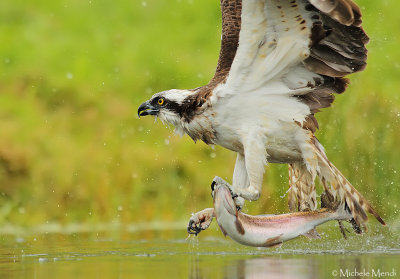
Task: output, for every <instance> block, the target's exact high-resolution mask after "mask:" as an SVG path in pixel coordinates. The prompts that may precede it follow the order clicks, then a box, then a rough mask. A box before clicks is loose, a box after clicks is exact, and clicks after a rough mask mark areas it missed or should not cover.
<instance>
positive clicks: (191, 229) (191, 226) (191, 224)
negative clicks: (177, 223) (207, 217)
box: [187, 220, 201, 236]
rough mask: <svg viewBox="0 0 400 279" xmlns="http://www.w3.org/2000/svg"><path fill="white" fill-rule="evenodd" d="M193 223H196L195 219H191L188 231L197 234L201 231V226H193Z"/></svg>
mask: <svg viewBox="0 0 400 279" xmlns="http://www.w3.org/2000/svg"><path fill="white" fill-rule="evenodd" d="M193 224H194V221H193V220H190V221H189V224H188V226H187V232H188V233H189V234H194V235H196V236H197V235H198V234H199V233H200V232H201V228H200V227H198V226H196V225H194V226H193Z"/></svg>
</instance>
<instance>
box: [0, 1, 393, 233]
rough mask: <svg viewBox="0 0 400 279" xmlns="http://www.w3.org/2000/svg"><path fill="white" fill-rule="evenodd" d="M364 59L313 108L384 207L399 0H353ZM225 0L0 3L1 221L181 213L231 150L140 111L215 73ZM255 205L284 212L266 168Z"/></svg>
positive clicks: (282, 183)
mask: <svg viewBox="0 0 400 279" xmlns="http://www.w3.org/2000/svg"><path fill="white" fill-rule="evenodd" d="M356 2H357V3H358V4H360V6H361V8H362V10H363V13H364V27H365V29H366V31H367V32H368V34H369V36H370V37H371V42H370V44H369V60H368V62H369V66H368V67H367V69H366V70H365V71H364V72H362V73H359V74H356V75H354V76H352V77H351V79H352V85H351V86H350V87H349V89H348V91H347V92H346V94H344V95H343V96H338V97H337V100H336V102H335V104H334V106H333V108H330V109H326V110H325V111H324V112H321V113H319V114H318V119H319V122H320V127H321V129H320V131H319V132H318V133H317V136H318V137H319V139H320V140H321V142H322V144H323V145H324V146H325V147H326V150H327V153H328V156H329V158H330V159H331V161H332V162H334V163H335V165H336V166H337V167H338V168H339V169H341V170H342V172H343V173H344V174H345V175H346V176H347V177H348V178H349V180H350V181H352V182H353V184H354V185H355V186H356V188H357V189H359V191H360V192H361V193H363V194H364V195H365V196H366V197H367V198H368V199H369V200H371V202H372V203H373V204H374V206H375V207H376V208H377V209H378V211H379V212H381V213H382V214H383V216H384V217H386V218H392V217H394V216H396V215H397V212H398V211H397V210H398V209H397V205H398V201H399V199H400V193H399V192H400V191H399V188H398V185H399V182H400V180H399V174H400V160H399V155H400V146H399V140H400V98H399V90H400V79H399V78H400V51H399V49H398V48H399V45H400V31H399V29H398V26H400V17H398V15H397V11H398V9H399V8H400V4H399V3H397V2H395V1H394V0H392V1H390V0H382V1H375V0H358V1H356ZM220 28H221V23H220V11H219V1H217V0H213V1H200V0H189V1H187V0H174V1H172V0H171V1H159V0H157V1H156V0H149V1H136V0H133V1H123V0H116V1H105V0H86V1H82V0H61V1H49V0H37V1H26V0H25V1H24V0H14V1H0V127H1V136H0V223H1V224H3V225H4V224H14V225H18V226H24V227H29V226H33V225H37V224H45V223H60V224H67V223H86V224H97V223H100V222H101V223H107V222H115V223H120V224H128V223H132V222H146V221H151V220H163V221H167V222H168V221H172V220H182V219H186V218H188V217H189V215H190V213H191V212H195V211H198V210H201V209H203V208H204V207H210V206H211V205H212V202H211V197H210V187H209V185H210V183H211V180H212V178H213V177H214V176H215V175H219V176H221V177H224V178H226V179H228V180H229V181H230V180H231V175H232V172H233V167H234V162H235V154H234V153H233V152H230V151H227V150H224V149H222V148H220V147H214V148H213V147H208V146H206V145H205V144H203V143H197V144H193V142H192V141H191V140H190V138H189V137H187V136H185V137H183V138H180V137H178V136H176V135H174V134H173V129H172V128H171V127H164V126H163V125H162V124H161V123H154V120H153V119H152V118H150V117H147V118H144V119H141V120H138V118H137V116H136V112H137V107H138V105H139V104H140V103H142V102H143V101H145V100H146V99H148V98H149V97H150V96H151V95H152V94H153V93H155V92H157V91H162V90H166V89H170V88H195V87H197V86H201V85H203V84H205V83H207V81H208V80H209V78H210V77H211V76H212V75H213V72H214V69H215V65H216V61H217V58H218V52H219V40H220ZM264 184H265V185H264V188H263V193H262V198H261V199H260V201H258V202H255V203H249V204H248V206H247V207H248V209H249V210H250V212H252V213H265V212H285V211H287V206H286V197H285V198H284V196H285V192H286V190H287V167H286V166H285V165H270V166H268V167H267V171H266V175H265V183H264Z"/></svg>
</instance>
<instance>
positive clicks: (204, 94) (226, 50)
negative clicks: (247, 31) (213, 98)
mask: <svg viewBox="0 0 400 279" xmlns="http://www.w3.org/2000/svg"><path fill="white" fill-rule="evenodd" d="M221 13H222V36H221V49H220V52H219V58H218V65H217V69H216V70H215V74H214V77H213V78H212V79H211V80H210V82H209V83H208V84H207V85H205V86H202V87H199V88H196V89H195V90H197V94H196V95H195V99H194V100H193V101H194V104H195V105H196V106H199V105H202V104H203V103H204V101H205V100H206V99H207V98H208V97H209V96H210V94H211V92H212V90H213V89H214V88H215V87H216V86H217V85H218V84H219V83H221V82H224V81H225V80H226V77H227V76H228V73H229V70H230V68H231V65H232V62H233V59H234V58H235V54H236V50H237V48H238V43H239V32H240V24H241V13H242V0H221Z"/></svg>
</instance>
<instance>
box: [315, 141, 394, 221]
mask: <svg viewBox="0 0 400 279" xmlns="http://www.w3.org/2000/svg"><path fill="white" fill-rule="evenodd" d="M314 146H315V148H316V155H317V158H318V169H317V174H318V176H319V178H320V180H321V182H322V184H323V186H324V188H325V191H326V192H328V193H330V194H331V195H333V197H335V198H336V199H338V200H339V201H341V202H345V205H346V206H347V207H348V208H349V210H350V212H351V214H352V215H353V218H354V221H355V224H353V225H357V226H360V225H363V224H364V223H366V222H367V221H368V216H367V212H369V213H371V214H372V215H374V216H375V218H376V219H377V220H378V221H379V222H380V223H381V224H382V225H386V224H385V221H383V219H382V218H381V217H380V216H379V214H378V213H377V212H376V211H375V210H374V209H373V208H372V206H371V204H370V203H369V202H368V201H367V200H366V199H365V198H364V197H363V196H362V195H361V194H360V193H359V192H358V191H357V190H356V189H355V188H354V187H353V186H352V185H351V184H350V182H349V181H348V180H347V179H346V178H345V177H344V175H343V174H342V173H341V172H340V171H339V170H338V169H337V168H336V167H335V166H334V165H333V164H332V163H331V162H330V161H329V160H328V158H327V157H326V155H325V153H324V151H323V148H322V146H321V145H320V144H319V143H318V141H316V142H315V145H314Z"/></svg>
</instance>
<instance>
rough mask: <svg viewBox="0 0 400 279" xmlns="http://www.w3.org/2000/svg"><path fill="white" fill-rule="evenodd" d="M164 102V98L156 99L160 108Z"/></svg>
mask: <svg viewBox="0 0 400 279" xmlns="http://www.w3.org/2000/svg"><path fill="white" fill-rule="evenodd" d="M164 102H165V99H164V98H160V99H158V101H157V104H159V105H160V106H162V105H163V104H164Z"/></svg>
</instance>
